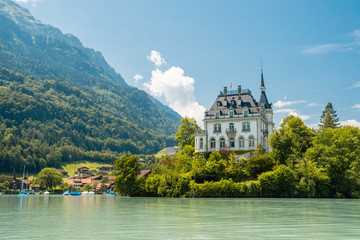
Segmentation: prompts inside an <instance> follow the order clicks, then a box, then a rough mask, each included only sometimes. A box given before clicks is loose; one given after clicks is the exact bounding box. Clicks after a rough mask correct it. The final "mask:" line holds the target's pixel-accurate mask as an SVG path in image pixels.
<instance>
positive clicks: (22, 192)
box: [19, 190, 28, 196]
mask: <svg viewBox="0 0 360 240" xmlns="http://www.w3.org/2000/svg"><path fill="white" fill-rule="evenodd" d="M19 195H21V196H27V195H28V193H27V191H24V190H23V191H21V192H19Z"/></svg>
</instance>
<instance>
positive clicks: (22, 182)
mask: <svg viewBox="0 0 360 240" xmlns="http://www.w3.org/2000/svg"><path fill="white" fill-rule="evenodd" d="M24 177H25V166H24V171H23V177H22V180H21V192H19V196H27V195H28V193H27V192H26V191H24Z"/></svg>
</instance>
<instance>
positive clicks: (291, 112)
mask: <svg viewBox="0 0 360 240" xmlns="http://www.w3.org/2000/svg"><path fill="white" fill-rule="evenodd" d="M274 113H285V114H286V116H289V115H293V116H295V117H299V118H301V119H302V120H303V121H305V120H309V119H310V118H311V117H313V115H301V114H299V113H298V110H296V109H287V108H284V109H277V110H275V111H274ZM281 122H282V119H281Z"/></svg>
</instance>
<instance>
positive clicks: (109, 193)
mask: <svg viewBox="0 0 360 240" xmlns="http://www.w3.org/2000/svg"><path fill="white" fill-rule="evenodd" d="M108 195H114V196H115V195H116V193H115V192H113V191H110V192H108Z"/></svg>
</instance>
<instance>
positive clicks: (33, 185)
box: [31, 184, 40, 192]
mask: <svg viewBox="0 0 360 240" xmlns="http://www.w3.org/2000/svg"><path fill="white" fill-rule="evenodd" d="M31 190H33V191H34V192H40V185H39V184H32V185H31Z"/></svg>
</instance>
